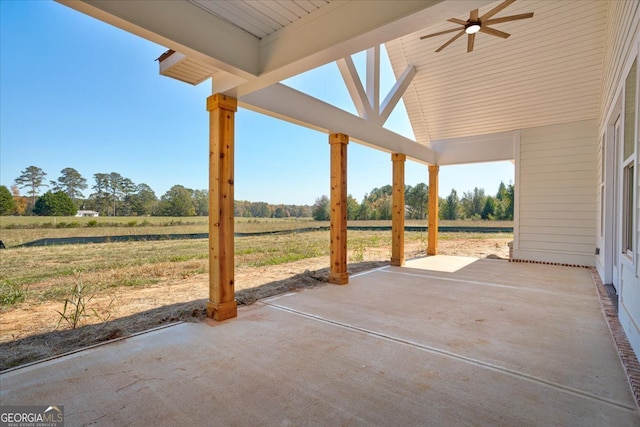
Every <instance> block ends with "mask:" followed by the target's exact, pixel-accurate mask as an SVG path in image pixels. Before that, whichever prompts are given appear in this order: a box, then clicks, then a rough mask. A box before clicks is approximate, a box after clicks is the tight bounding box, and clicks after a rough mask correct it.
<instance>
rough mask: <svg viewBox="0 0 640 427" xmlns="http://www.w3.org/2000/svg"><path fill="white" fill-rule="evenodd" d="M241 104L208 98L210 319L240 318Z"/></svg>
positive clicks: (220, 95) (220, 96) (208, 305)
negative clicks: (236, 155)
mask: <svg viewBox="0 0 640 427" xmlns="http://www.w3.org/2000/svg"><path fill="white" fill-rule="evenodd" d="M237 110H238V101H237V100H236V99H235V98H231V97H228V96H225V95H222V94H219V93H217V94H214V95H212V96H210V97H209V98H207V111H209V301H208V302H207V316H208V317H212V318H214V319H215V320H218V321H220V320H225V319H230V318H232V317H236V316H237V315H238V313H237V303H236V301H235V291H234V283H233V282H234V265H233V264H234V245H233V214H234V211H233V161H234V160H233V152H234V147H233V145H234V116H235V112H236V111H237Z"/></svg>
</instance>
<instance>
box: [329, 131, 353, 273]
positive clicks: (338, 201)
mask: <svg viewBox="0 0 640 427" xmlns="http://www.w3.org/2000/svg"><path fill="white" fill-rule="evenodd" d="M348 143H349V137H348V136H347V135H344V134H342V133H334V134H331V135H329V145H330V146H331V256H330V258H331V269H330V272H329V283H333V284H336V285H346V284H347V283H349V273H348V272H347V144H348Z"/></svg>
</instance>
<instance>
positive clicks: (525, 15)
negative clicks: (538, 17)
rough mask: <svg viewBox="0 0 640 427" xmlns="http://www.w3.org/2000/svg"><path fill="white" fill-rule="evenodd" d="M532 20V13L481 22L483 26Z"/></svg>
mask: <svg viewBox="0 0 640 427" xmlns="http://www.w3.org/2000/svg"><path fill="white" fill-rule="evenodd" d="M528 18H533V12H529V13H522V14H520V15H511V16H503V17H501V18H494V19H489V20H487V21H485V22H483V24H484V25H493V24H500V23H502V22H509V21H517V20H518V19H528Z"/></svg>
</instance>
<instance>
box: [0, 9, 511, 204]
mask: <svg viewBox="0 0 640 427" xmlns="http://www.w3.org/2000/svg"><path fill="white" fill-rule="evenodd" d="M165 50H166V48H165V47H162V46H159V45H156V44H154V43H151V42H148V41H146V40H144V39H141V38H139V37H136V36H134V35H131V34H129V33H126V32H124V31H122V30H119V29H117V28H114V27H111V26H109V25H107V24H104V23H102V22H100V21H97V20H95V19H93V18H90V17H88V16H85V15H83V14H81V13H78V12H76V11H74V10H72V9H69V8H67V7H66V6H63V5H60V4H58V3H54V2H49V1H0V184H1V185H6V186H7V187H10V186H11V185H12V184H13V183H14V180H15V178H17V177H18V176H19V175H20V172H21V171H22V170H24V169H25V168H26V167H28V166H30V165H35V166H38V167H40V168H42V169H43V170H44V171H45V172H46V173H47V177H46V179H47V182H48V181H49V180H56V179H57V178H58V177H59V176H60V171H61V170H62V169H64V168H66V167H73V168H75V169H77V170H78V171H79V172H80V173H81V174H82V175H83V176H84V177H85V178H86V179H87V182H88V184H89V186H91V185H93V184H94V181H93V174H95V173H109V172H118V173H120V174H121V175H122V176H124V177H127V178H130V179H131V180H132V181H133V182H135V183H136V184H139V183H146V184H148V185H150V186H151V188H153V189H154V190H155V192H156V195H157V196H158V197H160V196H162V195H163V194H164V193H165V192H166V191H167V190H168V189H169V188H170V187H171V186H173V185H175V184H181V185H184V186H185V187H188V188H193V189H205V188H207V182H208V178H207V177H208V164H207V161H208V115H207V112H206V109H205V104H206V98H207V96H209V95H210V94H211V85H210V82H209V81H207V82H204V83H202V84H200V85H199V86H195V87H194V86H191V85H188V84H185V83H181V82H178V81H176V80H173V79H170V78H167V77H162V76H160V75H159V74H158V64H157V62H156V61H155V59H156V58H157V57H158V56H160V55H161V54H162V53H163V52H164V51H165ZM355 59H356V63H357V64H358V63H362V59H363V55H356V56H355ZM382 76H383V79H384V81H383V83H382V88H381V89H382V93H383V95H382V96H384V94H385V93H386V90H388V89H389V88H390V87H391V86H392V85H393V78H392V75H391V70H390V67H389V66H388V64H383V69H382ZM285 83H286V84H289V85H291V86H293V87H295V88H297V89H299V90H302V91H304V92H306V93H309V94H310V95H313V96H316V97H318V98H320V99H323V100H325V101H328V102H331V103H332V104H334V105H337V106H339V107H341V108H344V109H345V110H347V111H350V112H355V109H354V107H353V104H352V102H351V100H350V98H349V95H348V93H347V90H346V88H345V86H344V83H343V82H342V79H341V77H340V74H339V72H338V68H337V66H336V65H335V64H327V65H326V66H324V67H321V68H320V69H317V70H313V71H311V72H309V73H306V74H305V75H302V76H297V77H295V78H292V79H290V80H289V81H287V82H285ZM386 127H388V128H389V129H391V130H394V131H396V132H398V133H400V134H403V135H405V136H409V137H411V138H412V137H413V133H412V131H411V127H410V125H409V121H408V119H407V117H406V113H405V112H404V108H403V107H401V106H399V107H398V108H396V111H394V113H393V114H392V116H391V118H390V119H389V122H388V123H387V125H386ZM348 168H349V169H348V192H349V193H350V194H352V195H353V196H354V197H355V198H356V199H357V200H358V201H361V200H362V197H363V196H364V194H365V193H367V192H369V191H370V190H371V189H372V188H374V187H381V186H384V185H387V184H390V183H391V158H390V155H389V154H388V153H384V152H380V151H377V150H373V149H371V148H367V147H363V146H360V145H358V144H355V143H350V144H349V152H348ZM513 171H514V168H513V165H512V164H511V163H508V162H498V163H490V164H482V165H465V166H445V167H442V168H440V191H439V192H440V196H442V197H444V196H446V195H448V194H449V192H450V191H451V189H452V188H455V189H456V190H457V191H458V194H459V195H462V193H463V192H465V191H470V190H471V189H473V187H476V186H477V187H480V188H484V189H485V190H486V191H487V193H488V194H494V193H495V192H496V191H497V189H498V185H499V183H500V181H504V182H505V183H509V182H511V181H513V173H514V172H513ZM235 174H236V176H235V198H236V199H237V200H250V201H265V202H269V203H274V204H276V203H286V204H313V202H314V201H315V199H316V198H317V197H319V196H321V195H323V194H325V195H328V194H329V144H328V138H327V135H325V134H322V133H319V132H316V131H313V130H310V129H306V128H302V127H299V126H296V125H293V124H289V123H286V122H283V121H280V120H276V119H273V118H270V117H266V116H263V115H260V114H257V113H253V112H251V111H247V110H243V109H240V110H239V112H238V113H237V115H236V164H235ZM419 182H425V183H426V182H428V173H427V167H426V166H425V165H421V164H418V163H415V162H411V161H407V164H406V183H407V184H409V185H416V184H417V183H419ZM44 191H46V189H44ZM91 192H92V191H91V189H90V188H89V189H87V190H85V192H84V193H85V196H88V195H89V194H90V193H91Z"/></svg>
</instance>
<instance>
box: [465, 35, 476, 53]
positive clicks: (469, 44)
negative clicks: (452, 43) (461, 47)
mask: <svg viewBox="0 0 640 427" xmlns="http://www.w3.org/2000/svg"><path fill="white" fill-rule="evenodd" d="M475 41H476V34H475V33H473V34H469V38H467V53H469V52H471V51H473V44H474V43H475Z"/></svg>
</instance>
